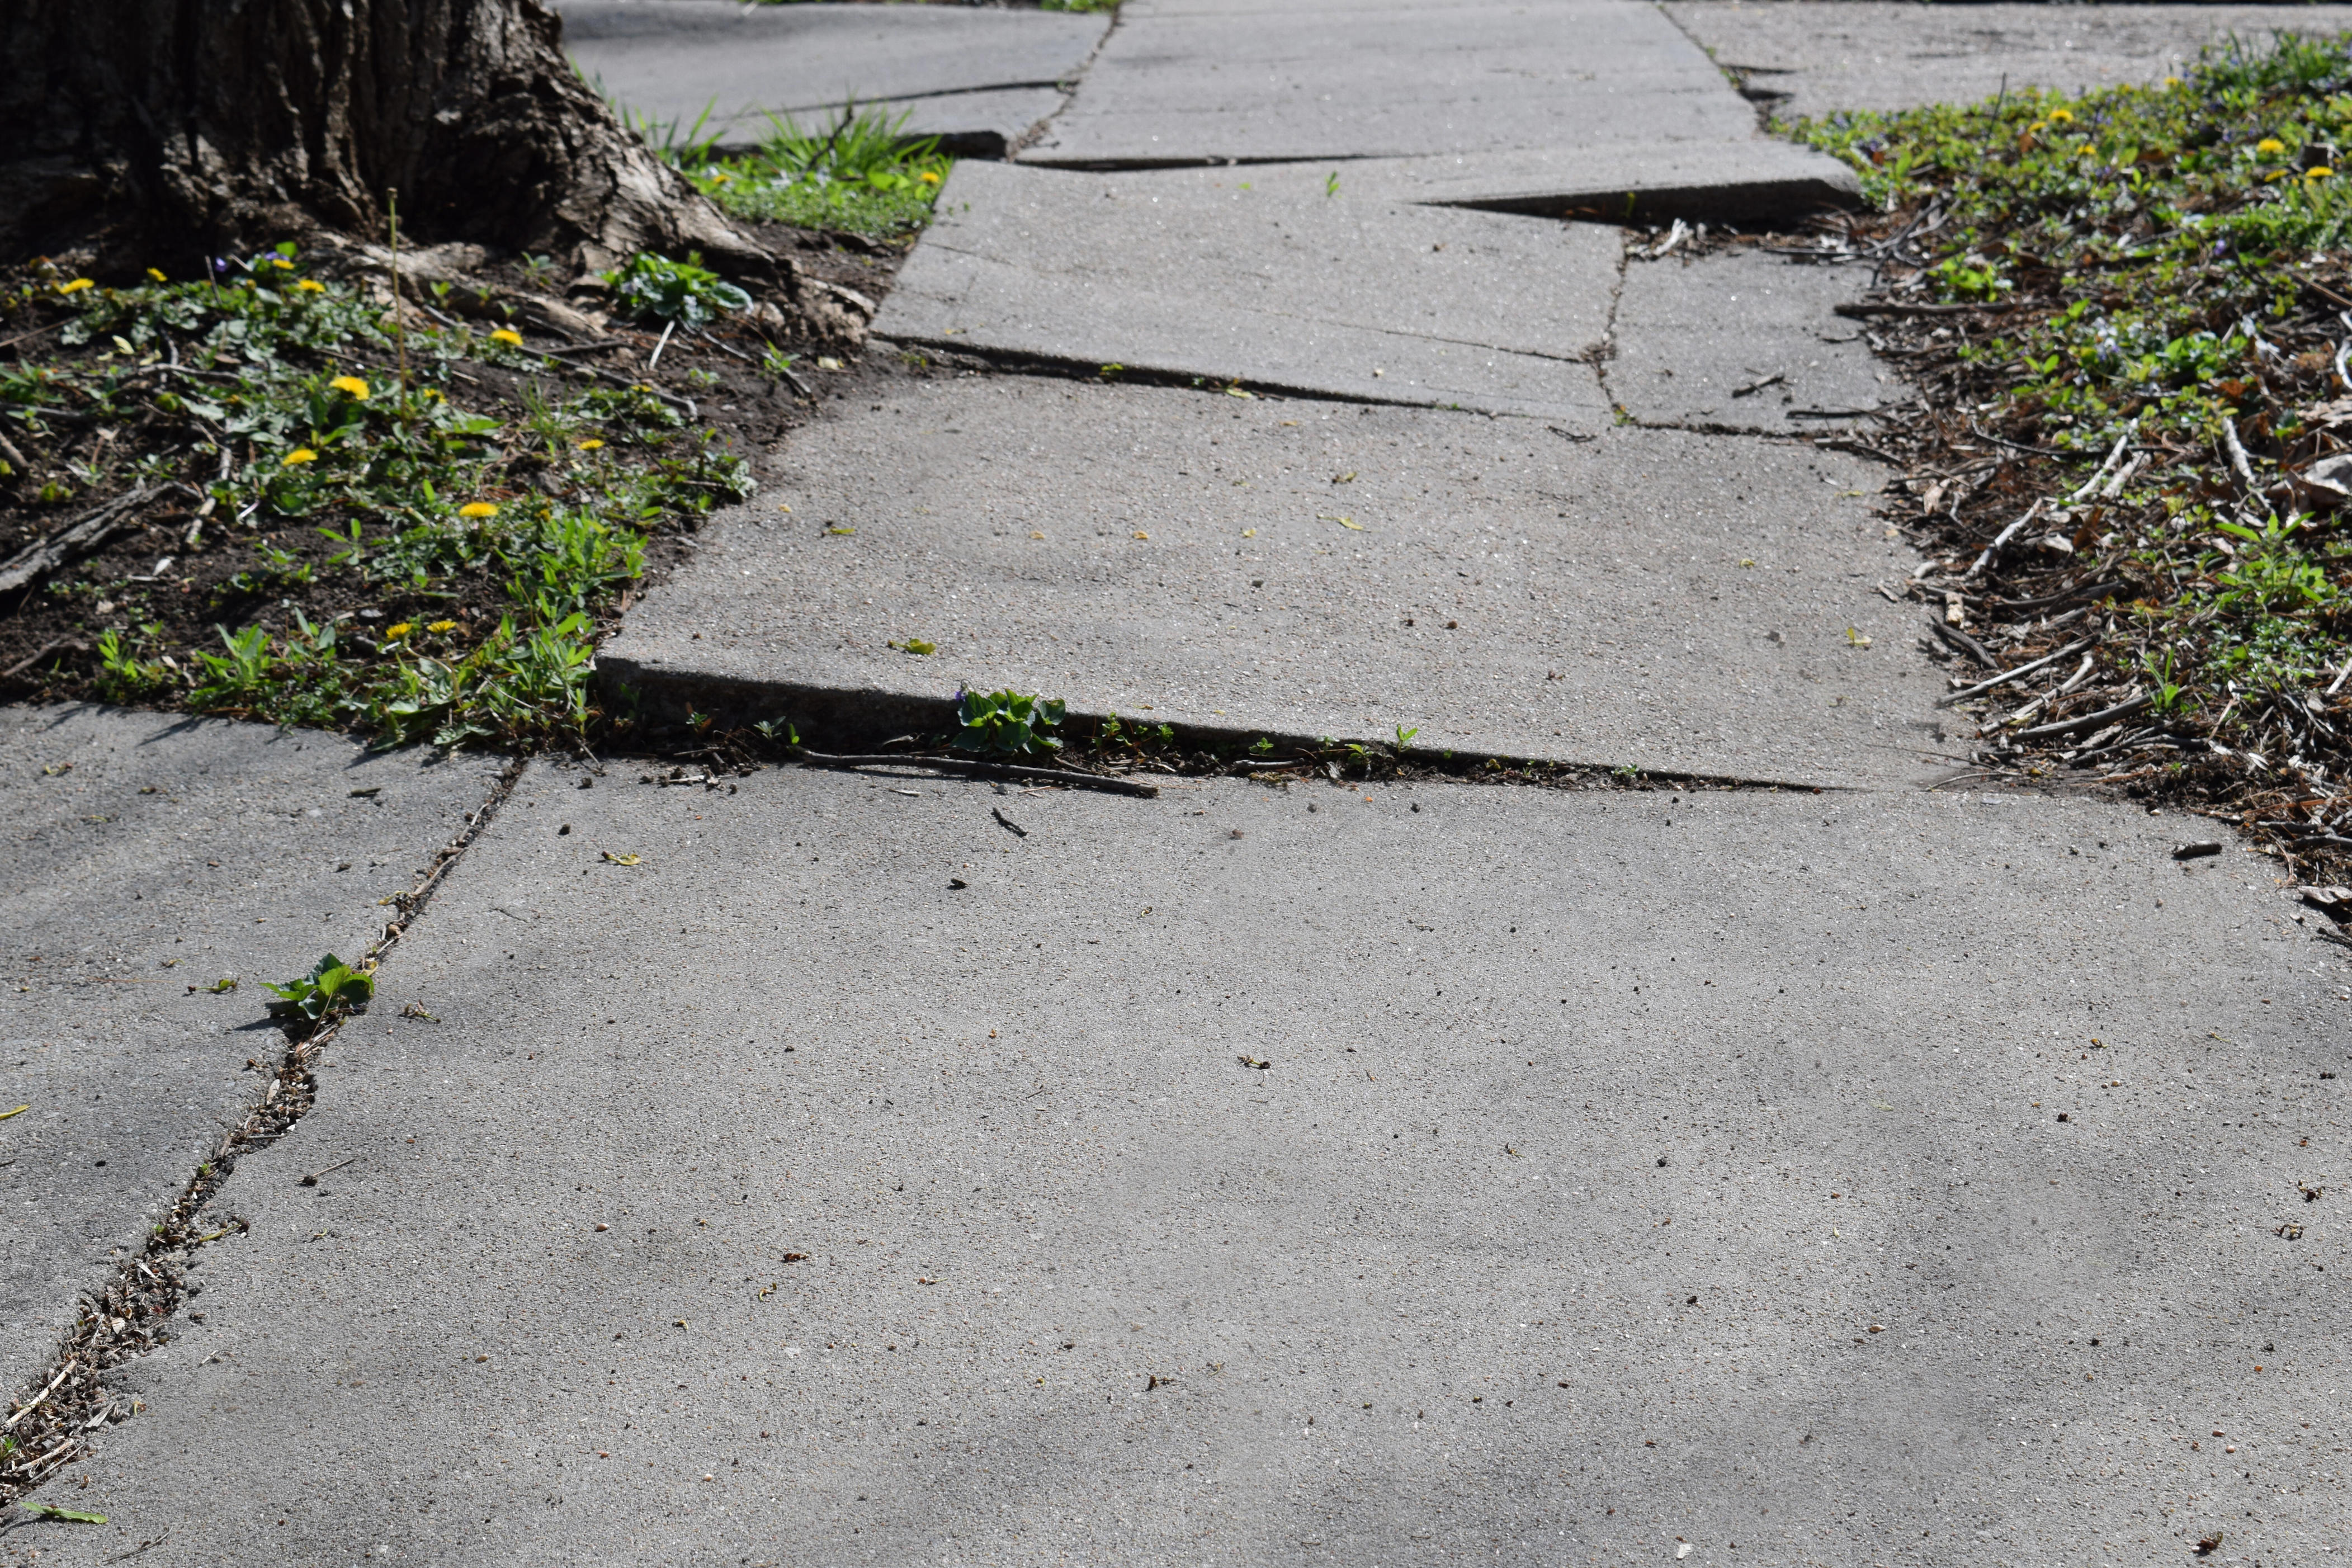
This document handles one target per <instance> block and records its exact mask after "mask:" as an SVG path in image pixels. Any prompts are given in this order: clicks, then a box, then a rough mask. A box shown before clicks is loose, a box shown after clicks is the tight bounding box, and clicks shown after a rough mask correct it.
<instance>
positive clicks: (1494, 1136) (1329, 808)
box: [0, 768, 2352, 1568]
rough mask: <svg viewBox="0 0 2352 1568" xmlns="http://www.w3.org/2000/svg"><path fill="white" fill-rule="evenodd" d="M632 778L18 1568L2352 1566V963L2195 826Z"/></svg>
mask: <svg viewBox="0 0 2352 1568" xmlns="http://www.w3.org/2000/svg"><path fill="white" fill-rule="evenodd" d="M575 783H576V779H575V777H574V776H572V775H570V774H567V773H563V772H561V771H558V770H552V769H546V768H539V769H534V770H533V771H532V772H531V773H530V774H529V775H528V776H527V778H526V780H525V781H524V784H523V785H522V786H521V787H520V789H519V790H518V792H517V793H516V795H514V796H513V797H512V798H511V799H510V801H509V804H508V805H507V806H506V807H505V808H504V809H503V810H502V811H501V813H500V815H499V817H498V819H497V820H496V821H495V822H494V823H493V825H492V826H491V828H490V830H489V832H488V834H487V836H486V837H485V839H484V840H483V841H482V842H481V844H480V845H479V846H478V847H477V848H476V849H474V850H473V851H472V852H470V853H469V855H468V857H467V859H466V860H465V861H464V862H462V863H461V864H460V865H459V867H458V868H457V870H456V871H455V872H454V873H453V874H452V877H451V879H450V881H449V885H448V886H447V887H446V889H445V890H444V892H443V893H442V895H441V897H440V898H439V899H438V900H436V903H435V905H434V907H433V910H431V912H430V914H429V915H428V916H427V917H426V918H425V920H424V921H421V922H420V924H419V925H418V927H417V929H416V931H415V932H414V933H413V934H412V936H411V938H410V939H409V941H408V942H407V943H405V944H404V946H403V948H402V949H401V951H400V952H399V954H398V956H397V958H396V960H395V965H396V971H395V973H393V974H392V975H390V976H389V977H388V983H389V984H390V985H391V987H392V989H393V991H394V994H399V995H403V996H407V995H414V996H417V997H421V998H423V999H424V1000H425V1003H426V1004H427V1005H428V1006H429V1008H430V1010H431V1011H432V1012H433V1013H434V1014H436V1016H437V1017H438V1019H439V1022H437V1023H435V1022H425V1021H424V1020H421V1019H415V1018H409V1017H403V1016H398V1015H396V1014H395V1013H394V1012H393V1011H392V1010H390V1009H388V1008H387V1009H383V1010H382V1011H381V1014H380V1016H375V1017H371V1018H370V1019H368V1020H367V1021H366V1022H365V1024H364V1026H362V1027H357V1028H353V1029H352V1030H349V1031H347V1032H346V1034H345V1035H344V1036H343V1037H342V1040H341V1043H340V1044H339V1045H338V1047H336V1049H335V1050H334V1052H333V1053H332V1057H331V1061H330V1062H329V1063H328V1065H327V1066H325V1067H324V1068H321V1078H322V1084H323V1089H322V1092H321V1095H320V1102H319V1105H318V1107H317V1108H316V1109H315V1110H312V1111H311V1112H310V1114H309V1115H308V1116H307V1117H305V1118H304V1119H303V1120H302V1121H300V1122H299V1123H297V1124H296V1126H295V1127H294V1129H293V1130H292V1131H291V1132H290V1134H289V1136H288V1138H287V1139H286V1140H285V1142H283V1143H282V1144H281V1145H280V1146H278V1147H277V1148H275V1149H272V1150H270V1151H268V1152H263V1153H259V1154H257V1155H254V1156H251V1157H248V1158H247V1159H246V1160H245V1161H243V1162H242V1163H240V1164H239V1166H238V1168H237V1171H236V1175H235V1176H234V1178H233V1179H232V1180H231V1182H230V1184H228V1186H227V1188H226V1191H225V1192H224V1193H223V1194H222V1196H221V1199H220V1200H219V1201H220V1204H221V1205H222V1206H223V1207H224V1208H228V1209H233V1210H234V1211H235V1212H236V1213H237V1214H240V1215H245V1216H247V1218H248V1219H249V1220H250V1222H251V1225H252V1230H251V1233H250V1234H249V1235H247V1236H244V1237H238V1238H236V1239H234V1240H229V1241H224V1242H222V1243H220V1244H218V1245H217V1246H215V1247H212V1248H208V1249H207V1251H206V1254H205V1257H206V1259H207V1260H206V1261H205V1263H204V1264H203V1265H202V1266H201V1267H200V1268H198V1270H197V1273H198V1275H199V1276H200V1277H205V1276H208V1277H210V1279H211V1284H210V1286H209V1289H207V1291H206V1293H205V1296H204V1299H203V1300H204V1304H205V1309H206V1321H205V1322H204V1323H202V1324H191V1325H189V1326H188V1327H187V1329H186V1331H185V1333H184V1338H183V1339H181V1340H180V1341H179V1342H177V1343H175V1344H174V1345H173V1346H172V1347H171V1348H169V1349H168V1350H167V1351H164V1352H161V1353H159V1354H157V1355H154V1356H152V1357H151V1358H149V1359H148V1360H147V1361H145V1362H144V1363H140V1364H139V1366H138V1368H137V1369H136V1372H135V1373H134V1376H135V1385H136V1391H137V1392H138V1393H139V1394H140V1395H141V1396H142V1398H143V1399H144V1400H145V1401H146V1404H147V1406H148V1410H147V1413H146V1414H145V1415H141V1416H139V1417H137V1418H135V1419H133V1420H132V1421H131V1422H129V1423H128V1424H126V1425H125V1426H121V1427H120V1428H118V1429H117V1430H116V1431H115V1432H114V1433H113V1434H112V1435H110V1436H109V1437H108V1439H107V1441H106V1450H105V1452H104V1453H103V1454H102V1455H101V1456H100V1458H98V1459H96V1460H95V1461H93V1462H92V1463H91V1465H90V1466H89V1475H90V1477H91V1484H90V1485H89V1487H88V1488H87V1489H76V1490H74V1491H73V1492H72V1493H70V1501H71V1503H72V1504H73V1505H74V1506H78V1507H83V1508H89V1509H91V1510H96V1511H100V1512H103V1513H106V1514H107V1515H109V1516H110V1523H109V1524H107V1525H105V1526H101V1527H89V1528H79V1529H78V1528H76V1527H72V1526H66V1525H58V1524H46V1523H44V1524H36V1525H34V1526H32V1527H30V1528H28V1529H26V1530H25V1531H18V1532H16V1534H13V1535H11V1536H10V1537H8V1538H7V1546H11V1547H20V1548H25V1549H29V1548H31V1547H34V1546H38V1547H39V1548H41V1549H42V1552H43V1556H42V1558H41V1562H42V1563H43V1564H44V1568H48V1565H50V1564H54V1563H97V1562H99V1561H100V1560H109V1561H111V1560H114V1559H115V1556H116V1554H117V1553H119V1552H126V1551H130V1550H132V1549H135V1548H136V1547H137V1545H138V1543H140V1542H160V1544H157V1545H154V1546H152V1547H151V1548H150V1549H149V1550H148V1551H147V1552H145V1554H144V1555H143V1556H142V1558H141V1560H140V1561H141V1562H142V1568H143V1565H144V1564H149V1563H152V1564H157V1565H162V1564H197V1563H203V1564H211V1563H226V1562H257V1561H258V1562H286V1563H292V1562H302V1563H358V1562H362V1561H366V1562H375V1561H380V1560H381V1561H391V1562H395V1563H480V1562H499V1563H576V1562H582V1561H590V1560H594V1561H616V1560H627V1561H632V1562H646V1563H656V1562H667V1563H742V1562H751V1563H772V1564H785V1563H789V1564H811V1565H815V1564H839V1563H889V1564H893V1565H896V1564H902V1563H909V1562H918V1561H919V1562H925V1563H930V1562H941V1561H944V1562H950V1563H997V1562H1002V1563H1049V1562H1073V1563H1075V1562H1118V1563H1199V1562H1202V1561H1208V1562H1234V1563H1306V1564H1321V1563H1334V1564H1337V1563H1350V1564H1352V1563H1364V1562H1369V1561H1378V1562H1381V1563H1406V1564H1419V1563H1440V1562H1455V1561H1460V1560H1463V1559H1465V1558H1471V1557H1475V1559H1477V1560H1478V1561H1480V1562H1494V1563H1505V1564H1513V1565H1517V1564H1528V1565H1536V1564H1541V1565H1544V1568H1552V1565H1555V1564H1558V1563H1564V1562H1588V1561H1595V1560H1602V1561H1608V1562H1628V1563H1639V1562H1668V1563H1673V1562H1677V1561H1683V1560H1685V1557H1684V1554H1682V1553H1681V1551H1680V1549H1681V1547H1682V1546H1683V1545H1689V1546H1691V1547H1692V1548H1693V1550H1694V1553H1696V1554H1703V1555H1693V1556H1691V1557H1689V1559H1688V1560H1690V1561H1695V1562H1706V1563H1868V1562H1895V1561H1926V1562H1938V1563H2043V1562H2095V1561H2103V1560H2112V1561H2118V1562H2168V1561H2184V1562H2185V1561H2188V1560H2189V1550H2190V1548H2191V1547H2192V1546H2193V1544H2194V1543H2195V1542H2197V1541H2199V1540H2200V1539H2201V1538H2203V1537H2205V1536H2206V1535H2207V1534H2209V1533H2210V1532H2212V1531H2221V1533H2222V1535H2223V1537H2224V1545H2225V1548H2226V1550H2227V1551H2228V1552H2229V1553H2230V1555H2231V1558H2232V1559H2235V1558H2236V1557H2239V1556H2241V1555H2242V1556H2244V1557H2246V1558H2248V1559H2249V1560H2251V1559H2253V1558H2257V1557H2258V1558H2260V1559H2261V1560H2263V1561H2264V1562H2266V1563H2267V1562H2278V1563H2303V1562H2313V1561H2325V1560H2326V1559H2325V1557H2324V1556H2323V1555H2322V1553H2323V1552H2325V1551H2326V1550H2328V1549H2331V1548H2333V1549H2339V1550H2340V1549H2341V1548H2342V1547H2343V1546H2345V1545H2346V1544H2347V1528H2346V1521H2347V1518H2352V1510H2347V1506H2346V1505H2347V1497H2346V1488H2345V1485H2344V1481H2343V1477H2344V1474H2345V1465H2346V1462H2347V1461H2346V1458H2345V1457H2344V1455H2343V1452H2342V1451H2343V1449H2344V1448H2345V1447H2346V1435H2347V1423H2346V1419H2345V1415H2344V1403H2343V1391H2344V1389H2345V1386H2346V1379H2347V1376H2352V1367H2347V1364H2346V1349H2347V1345H2346V1338H2347V1336H2346V1331H2345V1327H2344V1321H2343V1314H2342V1313H2341V1311H2340V1310H2336V1305H2335V1303H2336V1298H2337V1296H2338V1295H2339V1294H2340V1289H2339V1282H2340V1281H2341V1280H2342V1279H2343V1278H2344V1269H2345V1268H2347V1265H2352V1255H2348V1254H2347V1247H2346V1244H2345V1233H2344V1229H2343V1224H2342V1219H2341V1215H2343V1213H2344V1212H2345V1204H2346V1196H2345V1194H2344V1192H2343V1190H2342V1188H2343V1185H2344V1184H2345V1183H2346V1181H2347V1173H2346V1169H2345V1164H2344V1162H2345V1159H2346V1152H2345V1150H2346V1137H2347V1131H2352V1130H2347V1126H2346V1117H2345V1114H2344V1107H2343V1099H2344V1095H2345V1093H2346V1092H2347V1090H2346V1089H2345V1087H2344V1086H2345V1083H2346V1082H2347V1081H2352V1080H2347V1079H2343V1078H2341V1077H2338V1078H2335V1079H2329V1078H2324V1077H2323V1076H2322V1075H2323V1074H2326V1073H2340V1072H2341V1070H2342V1069H2344V1068H2345V1067H2346V1065H2347V1064H2346V1049H2347V1047H2346V1045H2345V1038H2346V1028H2345V1025H2346V1022H2347V1019H2346V1011H2347V997H2346V993H2345V992H2344V991H2343V989H2342V988H2341V985H2340V977H2341V964H2340V963H2339V961H2338V960H2337V959H2336V957H2335V956H2334V950H2333V949H2332V948H2329V947H2327V946H2326V944H2323V943H2320V942H2316V941H2315V940H2314V938H2313V936H2312V935H2311V934H2310V932H2309V931H2307V930H2305V928H2303V927H2301V926H2298V925H2297V924H2295V923H2294V918H2293V910H2292V906H2291V905H2290V904H2289V903H2288V902H2287V900H2285V898H2284V896H2283V894H2282V893H2281V891H2280V890H2279V889H2278V888H2277V887H2276V886H2275V884H2274V881H2273V867H2272V863H2271V862H2269V861H2267V860H2264V859H2262V858H2258V857H2255V856H2252V855H2250V854H2247V853H2244V852H2242V851H2240V850H2237V849H2232V850H2231V851H2230V852H2228V853H2226V854H2224V855H2223V856H2221V857H2219V858H2212V859H2206V860H2201V861H2197V862H2194V863H2191V864H2189V865H2187V866H2183V865H2179V864H2176V863H2175V862H2174V861H2173V860H2172V859H2171V858H2170V856H2169V850H2170V848H2171V846H2172V845H2173V843H2174V842H2175V840H2176V839H2177V838H2178V837H2180V835H2181V834H2182V832H2183V830H2184V826H2185V825H2184V824H2183V823H2181V822H2179V821H2177V820H2175V819H2174V818H2172V817H2170V816H2147V815H2144V814H2143V813H2141V812H2139V811H2137V810H2136V809H2131V808H2126V807H2118V806H2111V805H2095V804H2091V803H2087V802H2081V801H2067V800H2058V799H2032V798H2025V797H2021V796H2015V795H2005V796H2001V797H1996V798H1984V797H1969V796H1968V795H1920V794H1914V793H1896V794H1878V793H1869V794H1864V795H1853V796H1816V795H1811V794H1804V793H1798V794H1777V795H1775V794H1764V793H1736V794H1731V793H1716V794H1702V795H1680V794H1669V793H1665V792H1658V793H1617V792H1595V793H1589V794H1559V793H1549V792H1540V791H1534V790H1513V789H1506V788H1488V789H1481V788H1477V787H1475V786H1468V785H1444V786H1428V785H1423V786H1409V787H1406V786H1377V787H1370V788H1357V787H1349V786H1332V785H1314V786H1302V787H1300V788H1297V789H1296V790H1292V791H1287V792H1286V791H1283V790H1278V789H1272V788H1267V787H1264V786H1254V785H1250V784H1241V783H1236V782H1231V781H1228V782H1221V783H1214V784H1198V785H1192V786H1188V787H1171V789H1169V790H1168V791H1167V793H1166V794H1165V795H1162V796H1161V798H1160V799H1158V800H1156V801H1149V802H1138V801H1128V800H1117V799H1111V798H1108V797H1103V796H1090V795H1052V794H1048V795H1025V794H1023V793H1021V792H1019V791H1017V790H1014V791H1010V792H1007V793H998V792H996V791H994V790H992V789H991V788H989V787H988V786H986V785H983V784H975V783H965V782H952V783H950V782H942V781H939V780H936V779H931V778H929V777H908V776H891V777H859V776H847V775H841V774H833V775H824V774H810V773H798V772H793V771H785V772H781V773H778V772H770V773H761V774H758V775H755V776H752V777H751V778H748V779H745V780H743V781H741V783H740V793H735V792H720V793H717V794H708V793H704V792H700V791H695V792H688V791H680V790H663V789H655V788H651V787H644V786H639V785H636V784H633V783H630V782H625V781H622V780H615V779H612V778H607V779H606V780H604V781H603V782H602V783H601V784H599V786H598V787H597V788H595V789H594V790H593V791H590V792H586V793H582V792H580V791H579V790H577V789H576V788H575V787H573V786H574V784H575ZM1006 821H1010V822H1012V823H1013V824H1015V825H1017V826H1020V827H1021V828H1022V829H1023V830H1024V835H1025V836H1024V837H1015V835H1014V834H1013V832H1012V831H1010V830H1009V829H1008V828H1007V827H1006V826H1003V822H1006ZM566 826H569V828H570V831H569V832H565V831H563V829H564V828H565V827H566ZM605 850H611V851H614V852H615V853H626V854H632V855H636V856H639V857H641V861H640V863H639V864H637V865H635V866H634V867H626V868H624V867H617V866H614V865H613V864H611V863H610V862H608V861H605V860H603V859H602V858H600V855H601V852H603V851H605ZM950 878H953V879H960V880H961V881H962V882H964V883H965V884H967V885H966V886H964V887H963V888H961V889H957V888H955V887H953V886H952V885H951V883H950ZM340 1160H351V1161H352V1164H351V1165H349V1166H347V1167H345V1168H344V1169H343V1170H342V1171H341V1172H339V1173H336V1174H334V1175H331V1176H329V1177H327V1178H325V1179H323V1180H322V1181H321V1182H320V1184H318V1185H317V1186H315V1187H305V1186H302V1185H300V1184H299V1178H300V1175H301V1174H302V1173H305V1172H310V1171H315V1170H317V1169H319V1168H320V1167H322V1166H325V1165H327V1164H330V1163H333V1162H335V1161H340ZM2307 1191H2308V1192H2316V1193H2318V1194H2320V1196H2318V1197H2317V1198H2316V1199H2315V1200H2314V1201H2308V1202H2307V1201H2305V1192H2307ZM2323 1269H2324V1270H2325V1271H2324V1272H2323V1271H2322V1270H2323ZM5 1550H6V1548H5V1547H0V1551H5Z"/></svg>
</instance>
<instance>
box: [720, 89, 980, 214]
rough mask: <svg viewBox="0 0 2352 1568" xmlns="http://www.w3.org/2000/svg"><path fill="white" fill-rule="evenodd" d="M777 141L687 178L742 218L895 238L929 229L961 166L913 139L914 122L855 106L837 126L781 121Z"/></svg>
mask: <svg viewBox="0 0 2352 1568" xmlns="http://www.w3.org/2000/svg"><path fill="white" fill-rule="evenodd" d="M769 122H770V124H771V126H772V128H773V130H772V135H770V137H769V138H768V140H767V141H766V142H764V143H762V144H761V146H760V148H759V149H758V150H757V151H755V152H751V153H744V154H742V155H740V156H738V157H730V158H719V157H710V158H706V159H704V160H702V161H701V162H700V163H696V164H692V165H689V166H688V170H687V173H688V176H689V177H690V178H691V179H692V180H693V181H694V183H695V184H696V185H697V186H698V187H699V188H700V189H701V191H702V193H703V194H704V195H708V196H709V197H710V198H711V199H712V200H713V201H715V202H717V203H718V204H719V205H720V206H722V207H724V208H725V209H727V210H728V211H729V212H730V213H734V214H736V215H737V216H742V217H749V218H764V219H768V220H771V221H773V222H778V223H788V224H795V225H798V226H801V227H803V228H834V229H844V230H847V231H849V232H851V233H855V234H864V235H871V236H873V237H877V238H890V237H897V236H901V235H908V234H912V233H914V232H915V231H917V230H919V229H920V228H922V227H923V226H924V225H926V224H928V223H929V222H930V219H931V206H932V204H933V202H934V201H935V200H936V199H937V198H938V195H939V192H940V184H941V183H942V182H944V181H945V180H946V178H947V175H948V171H949V169H950V168H951V167H952V166H953V164H952V163H951V161H950V160H949V159H948V158H947V157H945V156H944V155H942V154H941V153H940V150H939V142H938V139H937V138H935V137H908V136H907V135H906V134H905V127H906V123H907V116H906V115H904V114H901V115H899V116H898V118H896V119H895V120H894V119H892V118H891V117H890V116H888V115H887V114H885V113H884V112H883V111H881V110H876V109H867V110H858V109H856V107H855V106H854V105H853V106H851V107H850V108H848V109H845V110H842V111H841V112H840V113H839V114H837V115H836V116H835V118H834V120H833V121H832V123H831V124H829V125H825V126H823V127H815V128H809V129H803V127H802V126H801V125H799V124H798V123H797V122H796V121H792V120H789V119H785V120H778V119H775V118H773V117H771V118H770V121H769Z"/></svg>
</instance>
